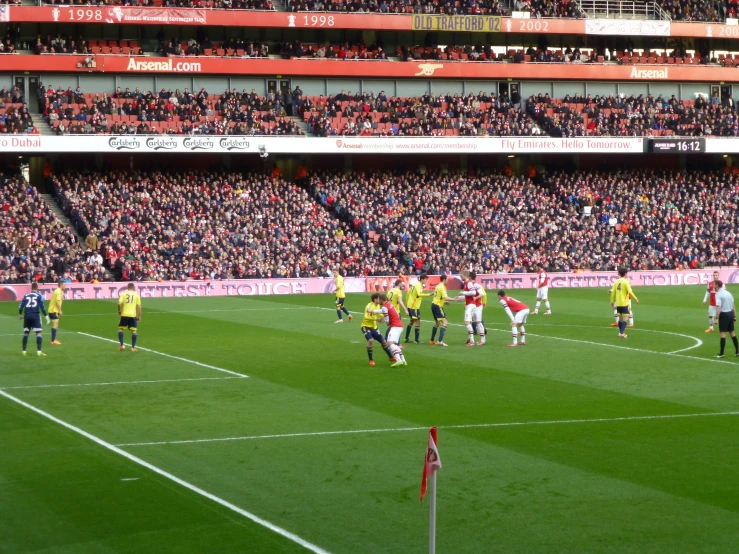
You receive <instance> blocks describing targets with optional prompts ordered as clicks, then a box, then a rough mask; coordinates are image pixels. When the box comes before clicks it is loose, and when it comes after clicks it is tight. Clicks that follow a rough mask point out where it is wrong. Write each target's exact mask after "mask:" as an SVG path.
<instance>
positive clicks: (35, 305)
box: [18, 283, 50, 356]
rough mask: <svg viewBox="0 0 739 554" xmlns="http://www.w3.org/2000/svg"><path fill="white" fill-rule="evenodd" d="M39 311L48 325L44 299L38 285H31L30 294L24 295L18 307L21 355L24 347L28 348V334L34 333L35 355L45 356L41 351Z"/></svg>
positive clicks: (24, 352) (24, 349) (41, 339)
mask: <svg viewBox="0 0 739 554" xmlns="http://www.w3.org/2000/svg"><path fill="white" fill-rule="evenodd" d="M39 311H40V312H41V313H42V314H44V315H45V316H46V323H47V324H48V323H49V321H50V320H49V315H48V314H47V313H46V307H45V306H44V297H43V296H41V293H40V292H39V291H38V283H33V284H32V285H31V292H29V293H28V294H26V295H25V296H24V297H23V298H22V299H21V303H20V305H19V306H18V319H22V320H23V355H24V356H25V355H26V347H27V346H28V334H29V333H30V332H31V331H33V332H35V333H36V355H37V356H46V354H44V353H43V352H42V351H41V346H42V343H43V340H44V339H43V337H42V335H41V333H42V331H43V329H42V328H41V316H40V315H39Z"/></svg>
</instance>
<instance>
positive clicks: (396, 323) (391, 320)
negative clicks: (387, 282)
mask: <svg viewBox="0 0 739 554" xmlns="http://www.w3.org/2000/svg"><path fill="white" fill-rule="evenodd" d="M378 300H379V302H380V305H381V306H382V308H381V309H380V310H375V313H376V314H378V315H381V316H382V317H383V318H384V319H385V323H387V326H388V327H387V328H388V332H387V335H385V343H386V349H387V350H389V351H390V354H391V355H392V356H393V360H394V361H395V363H394V364H393V365H392V366H390V367H399V366H402V365H408V362H406V361H405V356H403V351H402V350H401V349H400V334H401V333H402V332H403V322H402V321H401V319H400V314H399V313H398V310H396V309H395V306H393V303H392V302H390V301H389V300H388V297H387V295H386V294H385V293H380V297H379V299H378Z"/></svg>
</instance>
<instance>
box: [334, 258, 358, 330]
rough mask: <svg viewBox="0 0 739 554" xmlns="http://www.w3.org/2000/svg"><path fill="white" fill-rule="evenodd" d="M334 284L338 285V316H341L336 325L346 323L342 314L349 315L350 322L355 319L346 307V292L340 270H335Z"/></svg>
mask: <svg viewBox="0 0 739 554" xmlns="http://www.w3.org/2000/svg"><path fill="white" fill-rule="evenodd" d="M334 284H335V285H336V315H338V316H339V319H337V320H336V321H334V323H344V316H343V315H342V313H345V314H346V315H348V316H349V321H351V320H352V319H354V318H353V317H352V314H350V313H349V310H347V309H346V307H345V306H344V301H345V300H346V293H345V292H344V278H343V277H342V276H341V275H340V274H339V270H338V269H334Z"/></svg>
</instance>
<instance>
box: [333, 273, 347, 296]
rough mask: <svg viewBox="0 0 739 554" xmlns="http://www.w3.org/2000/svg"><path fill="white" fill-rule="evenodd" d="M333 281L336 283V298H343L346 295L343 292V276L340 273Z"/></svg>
mask: <svg viewBox="0 0 739 554" xmlns="http://www.w3.org/2000/svg"><path fill="white" fill-rule="evenodd" d="M334 283H336V298H344V297H345V296H346V294H345V293H344V278H343V277H342V276H341V275H337V276H336V278H335V279H334Z"/></svg>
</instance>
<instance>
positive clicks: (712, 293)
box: [703, 271, 718, 333]
mask: <svg viewBox="0 0 739 554" xmlns="http://www.w3.org/2000/svg"><path fill="white" fill-rule="evenodd" d="M716 281H718V271H714V272H713V281H710V282H709V283H708V286H707V287H706V294H705V296H704V297H703V305H704V306H705V305H706V301H708V329H706V333H713V326H714V325H715V324H716V321H717V319H718V318H717V317H716V293H717V292H718V290H717V289H716Z"/></svg>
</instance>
